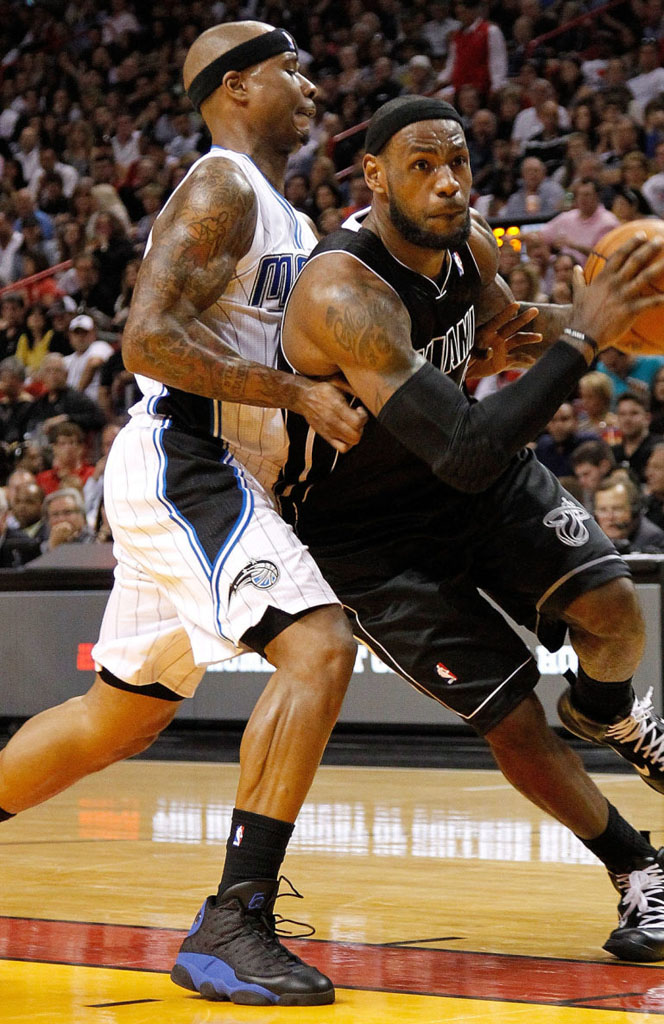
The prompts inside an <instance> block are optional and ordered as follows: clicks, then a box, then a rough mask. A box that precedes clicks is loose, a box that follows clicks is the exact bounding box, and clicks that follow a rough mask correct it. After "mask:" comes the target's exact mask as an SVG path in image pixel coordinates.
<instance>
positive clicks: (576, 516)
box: [542, 498, 590, 548]
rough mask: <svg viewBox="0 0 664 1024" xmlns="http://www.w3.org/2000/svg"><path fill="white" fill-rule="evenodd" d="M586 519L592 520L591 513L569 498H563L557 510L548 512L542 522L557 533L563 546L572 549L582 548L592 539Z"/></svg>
mask: <svg viewBox="0 0 664 1024" xmlns="http://www.w3.org/2000/svg"><path fill="white" fill-rule="evenodd" d="M584 519H590V512H587V511H586V509H585V508H582V507H581V505H577V504H576V502H574V501H570V499H569V498H563V500H562V503H561V504H560V505H558V506H557V508H554V509H551V511H550V512H547V514H546V515H545V516H544V519H543V520H542V522H543V523H544V525H545V526H549V527H551V529H552V530H555V531H556V536H557V538H558V540H561V541H562V542H563V544H567V546H568V547H570V548H580V547H581V545H582V544H585V543H586V541H587V540H589V539H590V534H589V533H588V530H587V528H586V527H585V526H584V525H583V521H584Z"/></svg>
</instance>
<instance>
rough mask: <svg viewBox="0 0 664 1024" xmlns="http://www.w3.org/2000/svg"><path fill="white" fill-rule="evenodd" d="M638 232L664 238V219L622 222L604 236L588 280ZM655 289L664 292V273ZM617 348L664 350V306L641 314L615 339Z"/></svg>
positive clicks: (588, 270) (587, 272)
mask: <svg viewBox="0 0 664 1024" xmlns="http://www.w3.org/2000/svg"><path fill="white" fill-rule="evenodd" d="M637 231H642V232H645V234H646V236H647V237H648V238H661V239H663V240H664V220H659V219H658V218H656V217H649V218H647V219H644V220H631V221H629V222H628V223H627V224H620V225H619V226H618V227H617V228H613V229H612V230H611V231H609V232H608V234H606V235H603V236H602V238H600V240H599V242H597V243H596V244H595V248H594V249H593V251H592V252H591V254H590V256H589V257H588V260H587V262H586V265H585V267H584V270H583V275H584V277H585V279H586V281H588V282H590V281H592V279H593V278H594V277H596V276H597V274H599V273H600V271H601V270H602V269H603V267H604V264H605V263H606V261H607V259H608V258H609V256H610V255H611V254H612V253H614V252H615V251H616V249H619V248H620V246H621V245H624V244H625V242H628V241H629V239H630V238H632V237H633V236H634V235H635V233H636V232H637ZM651 287H652V288H653V290H654V291H664V275H662V277H661V278H660V279H659V280H658V281H656V282H655V283H654V284H653V285H652V286H651ZM615 347H616V348H624V349H629V350H630V351H631V352H642V353H643V352H658V353H659V352H663V351H664V308H662V307H660V308H659V309H651V310H648V311H647V312H645V313H641V314H640V315H639V316H638V317H637V318H636V320H635V321H634V323H633V324H632V326H631V327H630V329H629V331H626V332H625V334H623V335H621V336H620V338H618V339H617V340H616V342H615Z"/></svg>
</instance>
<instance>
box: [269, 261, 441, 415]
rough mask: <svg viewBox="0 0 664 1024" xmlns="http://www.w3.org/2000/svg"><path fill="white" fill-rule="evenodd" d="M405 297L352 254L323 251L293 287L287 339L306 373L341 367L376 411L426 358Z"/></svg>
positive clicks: (294, 359) (298, 365)
mask: <svg viewBox="0 0 664 1024" xmlns="http://www.w3.org/2000/svg"><path fill="white" fill-rule="evenodd" d="M410 327H411V324H410V317H409V315H408V312H407V310H406V307H405V306H404V304H403V302H402V301H401V299H400V298H399V297H398V296H397V295H396V294H395V293H394V291H393V290H392V289H391V288H390V287H388V285H386V284H385V283H384V282H382V281H381V280H380V278H378V277H377V276H376V275H375V274H372V273H371V271H369V270H367V269H366V268H365V267H364V266H363V265H362V264H360V263H358V261H357V260H355V259H353V257H352V256H348V255H346V254H345V253H338V252H335V253H325V254H322V255H320V256H317V257H316V258H315V259H313V260H311V261H310V262H309V263H307V264H306V265H305V267H304V269H303V271H302V273H301V274H300V276H299V278H298V280H297V282H296V284H295V286H294V287H293V291H292V292H291V296H290V300H289V303H288V308H287V310H286V317H285V320H284V326H283V336H282V343H283V346H284V351H285V353H286V355H287V356H288V359H289V360H290V362H291V363H292V365H293V366H295V367H296V368H297V369H298V370H299V371H300V372H301V373H306V374H309V375H311V376H317V377H327V376H331V375H332V374H335V373H339V372H341V373H342V374H343V375H344V376H345V378H346V379H347V381H348V382H349V384H350V386H351V387H352V389H353V391H354V392H355V394H357V395H358V396H359V397H360V398H361V400H362V402H363V403H364V404H365V405H366V407H367V408H368V409H369V410H370V411H371V412H372V413H373V414H374V415H377V414H378V412H380V410H381V409H382V407H383V405H384V404H385V402H386V401H387V400H388V398H389V397H390V395H391V394H393V393H394V391H396V390H397V389H398V388H399V387H400V386H401V385H402V384H403V383H405V381H406V380H408V378H409V377H411V376H412V375H413V374H414V373H415V372H416V371H417V370H418V369H419V367H420V366H422V365H423V364H424V362H425V360H424V358H423V357H422V356H420V355H418V353H417V352H415V350H414V349H413V346H412V344H411V340H410Z"/></svg>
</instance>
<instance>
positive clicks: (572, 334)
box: [563, 327, 599, 358]
mask: <svg viewBox="0 0 664 1024" xmlns="http://www.w3.org/2000/svg"><path fill="white" fill-rule="evenodd" d="M564 335H567V337H568V338H574V340H575V341H583V342H584V343H585V344H586V345H590V347H591V349H592V350H593V358H594V357H595V356H596V355H598V353H599V345H598V344H597V342H596V341H595V339H594V338H591V337H590V335H589V334H585V333H584V332H583V331H575V330H574V328H573V327H566V328H565V330H564V331H563V336H564Z"/></svg>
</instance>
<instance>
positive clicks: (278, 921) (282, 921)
mask: <svg viewBox="0 0 664 1024" xmlns="http://www.w3.org/2000/svg"><path fill="white" fill-rule="evenodd" d="M282 882H286V884H287V885H288V886H290V892H280V893H278V895H277V896H276V898H275V903H276V901H277V900H280V899H281V898H282V897H283V896H291V897H293V898H294V899H298V900H303V899H304V896H303V895H302V893H301V892H298V891H297V889H296V888H295V886H294V885H293V883H292V882H291V880H290V878H286V876H285V875H279V885H281V883H282ZM287 924H295V925H297V926H298V928H304V929H305V930H304V931H302V932H294V931H290V930H288V929H286V928H284V925H287ZM274 933H275V935H278V936H279V937H280V938H287V939H308V938H309V937H310V936H311V935H315V934H316V929H315V928H314V926H313V925H312V924H308V923H307V922H306V921H295V920H294V919H293V918H291V917H284V916H283V915H282V914H274Z"/></svg>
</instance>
